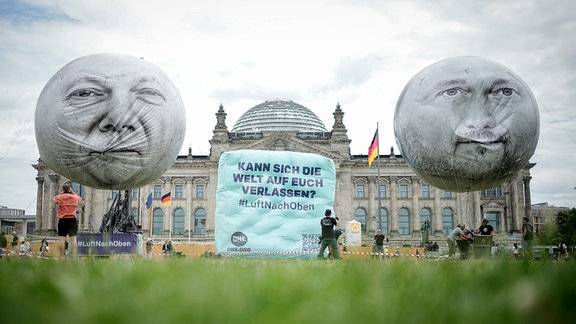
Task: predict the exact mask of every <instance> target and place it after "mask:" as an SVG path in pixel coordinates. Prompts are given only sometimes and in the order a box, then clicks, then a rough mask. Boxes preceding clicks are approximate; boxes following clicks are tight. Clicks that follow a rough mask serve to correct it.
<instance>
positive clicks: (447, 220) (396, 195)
mask: <svg viewBox="0 0 576 324" xmlns="http://www.w3.org/2000/svg"><path fill="white" fill-rule="evenodd" d="M333 115H334V120H333V126H332V128H331V129H330V130H329V129H328V128H326V126H325V124H324V123H323V122H322V121H321V120H320V119H319V118H318V116H317V115H316V114H315V113H314V112H313V111H312V110H310V109H309V108H306V107H304V106H303V105H301V104H298V103H296V102H293V101H290V100H268V101H265V102H263V103H261V104H259V105H256V106H254V107H252V108H250V109H248V110H247V111H246V112H245V113H244V114H243V115H242V116H241V117H240V118H239V119H238V121H236V123H235V124H234V126H233V127H232V129H231V130H229V129H228V126H227V125H226V112H225V110H224V107H223V106H222V105H220V107H218V109H217V112H216V123H215V126H214V129H213V136H212V139H211V140H210V141H209V142H210V146H211V149H210V154H209V155H194V154H192V148H189V149H188V155H182V156H178V157H177V159H176V161H175V162H174V165H173V166H172V167H171V168H170V169H169V170H168V171H167V172H166V173H165V174H164V175H163V176H162V177H161V178H159V179H157V180H156V181H155V182H153V183H151V184H149V185H146V186H144V187H141V188H135V189H132V190H131V191H129V196H131V199H130V206H131V213H132V215H133V217H134V219H135V221H136V223H137V224H139V225H141V229H142V232H143V235H144V237H148V235H149V233H150V231H152V235H153V237H155V238H157V239H164V238H168V237H170V238H172V239H173V240H174V239H176V240H178V239H180V238H181V239H182V240H184V239H187V240H193V241H194V242H212V241H213V240H214V223H215V222H214V214H215V210H216V188H217V179H218V160H219V158H220V155H221V154H222V153H223V152H226V151H234V150H244V149H250V150H269V151H292V152H305V153H314V154H319V155H322V156H325V157H327V158H330V159H332V160H333V161H334V163H335V166H336V177H337V181H336V196H335V207H334V211H335V214H336V215H337V216H338V217H339V218H340V224H342V228H344V224H345V223H346V222H348V221H350V220H357V221H359V222H360V223H361V224H362V231H363V234H364V237H365V239H366V240H369V238H370V237H373V235H374V233H375V231H376V229H377V228H381V229H382V232H383V233H384V234H385V235H386V236H387V237H388V238H389V239H390V241H391V242H402V243H412V244H413V243H416V242H419V241H420V238H421V235H422V233H421V230H422V229H423V228H424V227H423V224H424V222H425V221H426V220H427V221H428V222H429V224H430V229H429V236H430V240H437V241H440V242H444V241H445V240H444V238H445V236H446V234H447V233H449V231H451V230H452V229H453V228H454V227H455V226H456V224H457V223H460V222H464V223H465V224H466V226H467V227H474V228H477V227H478V226H479V225H480V221H481V219H482V218H484V217H485V218H488V219H489V220H490V223H491V224H492V226H494V228H495V229H496V231H497V233H498V236H499V237H500V238H501V239H504V238H507V237H508V235H509V234H510V233H512V232H514V231H519V230H520V229H521V226H522V221H521V220H522V217H524V216H529V214H530V205H531V201H530V179H531V177H530V168H531V167H533V166H534V164H530V165H526V167H525V168H524V169H522V170H521V171H520V172H519V174H518V175H517V176H516V177H515V178H513V179H512V180H510V181H507V182H505V183H503V184H502V185H500V186H498V187H495V188H491V189H488V190H484V191H476V192H466V193H456V192H449V191H444V190H441V189H438V188H435V187H433V186H431V185H429V184H428V183H426V182H425V181H423V180H421V179H420V178H419V177H418V176H416V174H415V173H414V172H412V170H411V169H410V168H409V167H408V165H407V164H406V162H405V161H404V159H403V158H402V156H401V155H399V154H396V153H395V152H394V150H393V148H390V149H389V152H387V153H388V154H382V153H384V149H383V148H382V147H380V153H381V154H380V156H379V159H380V161H379V162H377V161H374V163H373V164H372V166H371V167H368V162H367V156H366V155H351V154H350V142H351V140H350V138H349V137H348V135H347V134H346V133H347V129H346V125H345V123H344V111H343V110H342V108H341V107H340V105H339V104H338V105H336V107H335V110H334V113H333ZM369 144H370V143H366V146H368V145H369ZM386 151H388V149H386ZM378 164H379V170H380V171H379V173H378V172H377V165H378ZM33 167H34V168H35V169H36V170H37V172H38V173H37V178H36V180H37V182H38V191H37V208H36V215H37V216H36V217H37V218H36V233H38V234H40V235H56V225H57V219H56V205H55V204H54V203H52V197H54V195H56V194H57V193H58V192H59V191H60V188H61V185H62V184H63V183H64V182H65V181H67V180H68V179H65V178H64V177H62V176H60V175H58V174H56V173H54V172H53V171H52V170H50V169H49V168H48V167H47V166H46V165H45V164H43V163H42V161H41V160H39V161H38V163H37V164H35V165H33ZM378 174H380V176H379V181H378ZM72 184H73V189H74V191H75V192H76V193H79V194H80V195H81V196H82V197H83V200H84V202H83V204H82V206H81V208H79V211H78V219H79V229H80V230H81V231H94V232H98V231H99V229H100V226H101V223H102V219H103V217H104V215H105V214H106V212H107V211H108V209H109V208H110V206H111V204H112V202H113V200H114V197H115V196H116V195H118V194H119V192H118V191H114V190H100V189H93V188H89V187H85V186H83V185H80V184H77V183H72ZM168 192H171V204H170V206H167V207H164V206H163V205H162V202H161V197H162V195H163V194H165V193H168ZM149 193H152V195H153V202H152V207H151V208H150V209H147V208H146V199H147V197H148V194H149ZM379 206H380V207H381V208H380V212H379V211H378V209H379ZM322 216H323V215H322V213H320V214H318V219H319V220H320V218H321V217H322ZM318 226H320V225H318Z"/></svg>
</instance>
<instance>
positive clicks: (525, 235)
mask: <svg viewBox="0 0 576 324" xmlns="http://www.w3.org/2000/svg"><path fill="white" fill-rule="evenodd" d="M522 221H523V223H522V251H523V252H524V256H525V257H526V258H528V259H532V258H533V252H532V240H534V227H532V224H530V218H528V217H526V216H524V218H522Z"/></svg>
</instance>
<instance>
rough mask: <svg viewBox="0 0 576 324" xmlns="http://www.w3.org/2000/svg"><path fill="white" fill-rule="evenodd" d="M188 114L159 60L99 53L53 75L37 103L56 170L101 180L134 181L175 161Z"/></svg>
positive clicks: (44, 143) (125, 185)
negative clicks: (159, 66) (152, 62)
mask: <svg viewBox="0 0 576 324" xmlns="http://www.w3.org/2000/svg"><path fill="white" fill-rule="evenodd" d="M185 120H186V118H185V111H184V105H183V104H182V100H181V98H180V94H179V93H178V90H177V89H176V88H175V87H174V85H173V84H172V83H171V82H170V80H168V77H167V76H166V75H165V74H164V72H162V71H161V70H160V69H159V68H158V67H156V66H155V65H153V64H151V63H149V62H146V61H144V60H143V59H140V58H136V57H132V56H127V55H120V54H94V55H89V56H85V57H81V58H79V59H77V60H75V61H72V62H70V63H69V64H67V65H66V66H64V67H63V68H62V69H61V70H60V71H58V72H57V73H56V74H55V75H54V76H53V77H52V78H51V79H50V80H49V81H48V83H47V84H46V86H45V87H44V90H43V91H42V93H41V95H40V97H39V99H38V103H37V106H36V115H35V122H36V124H35V127H36V140H37V143H38V149H39V151H40V157H41V159H42V160H43V161H44V162H45V163H46V164H47V165H48V166H49V167H50V168H51V169H52V170H54V171H55V172H57V173H59V174H61V175H63V176H65V177H67V178H69V179H71V180H73V181H76V182H79V183H82V184H85V185H87V186H90V187H94V188H100V189H130V188H136V187H139V186H142V185H145V184H148V183H150V182H152V181H154V180H156V179H157V178H159V177H160V176H161V175H162V174H163V173H164V172H165V171H166V170H167V169H168V168H169V167H170V166H171V165H172V164H173V163H174V161H175V159H176V157H177V155H178V152H179V150H180V148H181V146H182V142H183V139H184V133H185V128H186V125H185Z"/></svg>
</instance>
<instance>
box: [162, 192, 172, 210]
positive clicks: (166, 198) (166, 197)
mask: <svg viewBox="0 0 576 324" xmlns="http://www.w3.org/2000/svg"><path fill="white" fill-rule="evenodd" d="M162 204H163V205H164V207H167V206H170V193H167V194H165V195H164V196H162Z"/></svg>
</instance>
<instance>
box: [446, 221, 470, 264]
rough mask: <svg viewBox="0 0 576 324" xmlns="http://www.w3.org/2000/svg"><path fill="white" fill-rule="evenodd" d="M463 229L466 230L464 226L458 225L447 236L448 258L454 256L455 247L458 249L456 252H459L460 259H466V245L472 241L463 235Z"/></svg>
mask: <svg viewBox="0 0 576 324" xmlns="http://www.w3.org/2000/svg"><path fill="white" fill-rule="evenodd" d="M465 228H466V225H464V224H462V223H460V224H458V226H456V228H454V229H453V230H452V232H450V234H449V235H448V239H447V240H446V241H447V243H448V256H449V257H452V256H454V255H456V246H457V247H458V250H460V254H461V258H465V257H466V252H468V248H467V244H468V241H471V240H472V238H470V237H469V236H466V234H464V229H465ZM464 244H466V246H464Z"/></svg>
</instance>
